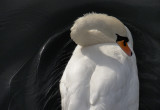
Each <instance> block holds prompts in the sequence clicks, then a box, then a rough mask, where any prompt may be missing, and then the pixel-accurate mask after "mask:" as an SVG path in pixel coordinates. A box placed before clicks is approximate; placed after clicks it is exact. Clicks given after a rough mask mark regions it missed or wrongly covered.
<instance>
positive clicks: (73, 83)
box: [59, 13, 139, 110]
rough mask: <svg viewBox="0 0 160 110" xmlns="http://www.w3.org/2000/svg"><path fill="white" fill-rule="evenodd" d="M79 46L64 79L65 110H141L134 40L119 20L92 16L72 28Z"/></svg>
mask: <svg viewBox="0 0 160 110" xmlns="http://www.w3.org/2000/svg"><path fill="white" fill-rule="evenodd" d="M70 37H71V39H72V40H73V41H74V42H75V43H76V44H77V46H76V48H75V50H74V52H73V54H72V56H71V58H70V60H69V62H68V64H67V66H66V68H65V70H64V72H63V75H62V78H61V80H60V85H59V86H60V93H61V106H62V110H138V106H139V80H138V72H137V65H136V56H135V53H134V51H133V40H132V35H131V32H130V31H129V29H128V28H127V27H126V26H125V25H124V24H123V23H122V22H121V21H120V20H118V19H117V18H115V17H113V16H109V15H106V14H101V13H89V14H85V15H84V16H82V17H80V18H78V19H77V20H76V21H75V22H74V24H73V26H72V27H71V33H70Z"/></svg>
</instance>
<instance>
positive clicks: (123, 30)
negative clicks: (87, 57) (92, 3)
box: [71, 13, 132, 49]
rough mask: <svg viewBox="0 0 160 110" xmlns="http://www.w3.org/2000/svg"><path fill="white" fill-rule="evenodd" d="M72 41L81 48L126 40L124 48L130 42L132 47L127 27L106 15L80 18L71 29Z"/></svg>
mask: <svg viewBox="0 0 160 110" xmlns="http://www.w3.org/2000/svg"><path fill="white" fill-rule="evenodd" d="M71 39H72V40H73V41H74V42H75V43H76V44H78V45H81V46H90V45H95V44H100V43H117V41H121V40H122V41H123V40H124V46H125V43H126V42H128V41H130V42H129V46H131V47H132V37H131V34H130V31H129V30H128V29H127V27H125V25H124V24H123V23H122V22H121V21H120V20H118V19H117V18H115V17H113V16H108V15H106V14H97V13H91V14H86V15H84V16H83V17H80V18H78V19H77V20H76V21H75V23H74V25H73V26H72V28H71ZM118 44H119V45H122V44H123V43H122V42H121V43H118ZM127 46H128V45H127ZM120 47H121V46H120ZM121 48H122V49H123V46H122V47H121Z"/></svg>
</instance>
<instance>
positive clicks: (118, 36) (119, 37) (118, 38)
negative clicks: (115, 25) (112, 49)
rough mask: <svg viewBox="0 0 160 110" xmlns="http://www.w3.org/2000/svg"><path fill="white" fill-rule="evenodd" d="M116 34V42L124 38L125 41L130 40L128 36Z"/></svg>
mask: <svg viewBox="0 0 160 110" xmlns="http://www.w3.org/2000/svg"><path fill="white" fill-rule="evenodd" d="M116 35H117V40H116V42H118V41H122V40H124V42H128V41H129V39H128V38H127V37H123V36H120V35H119V34H116Z"/></svg>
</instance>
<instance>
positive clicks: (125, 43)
mask: <svg viewBox="0 0 160 110" xmlns="http://www.w3.org/2000/svg"><path fill="white" fill-rule="evenodd" d="M117 44H118V45H119V46H120V47H121V49H122V50H123V51H124V52H125V53H126V54H127V55H128V56H132V51H131V49H130V48H129V47H128V44H127V42H124V40H121V41H117Z"/></svg>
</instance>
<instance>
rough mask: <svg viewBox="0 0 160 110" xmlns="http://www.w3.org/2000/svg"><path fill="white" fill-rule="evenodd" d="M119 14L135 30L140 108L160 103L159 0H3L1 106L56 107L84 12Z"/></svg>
mask: <svg viewBox="0 0 160 110" xmlns="http://www.w3.org/2000/svg"><path fill="white" fill-rule="evenodd" d="M89 12H98V13H106V14H109V15H112V16H115V17H117V18H118V19H120V20H121V21H122V22H123V23H124V24H125V25H126V26H127V27H128V28H129V29H130V30H131V33H132V34H133V39H134V50H135V53H136V56H137V65H138V69H139V80H140V110H159V109H160V86H159V85H160V68H159V67H160V1H159V0H141V1H140V0H126V1H124V0H79V1H75V0H1V1H0V110H7V109H8V110H37V109H38V110H39V109H40V110H56V109H57V110H60V96H59V90H58V89H59V88H58V84H59V79H60V77H61V75H62V73H63V70H64V68H65V65H66V63H67V61H68V60H69V58H70V56H71V53H72V51H73V49H74V47H75V46H76V45H75V44H74V43H73V42H72V41H71V40H70V38H69V33H70V31H69V29H70V27H71V25H72V24H73V23H74V20H75V19H77V18H78V17H80V16H82V15H83V14H85V13H89Z"/></svg>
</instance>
